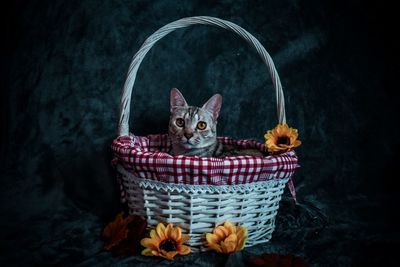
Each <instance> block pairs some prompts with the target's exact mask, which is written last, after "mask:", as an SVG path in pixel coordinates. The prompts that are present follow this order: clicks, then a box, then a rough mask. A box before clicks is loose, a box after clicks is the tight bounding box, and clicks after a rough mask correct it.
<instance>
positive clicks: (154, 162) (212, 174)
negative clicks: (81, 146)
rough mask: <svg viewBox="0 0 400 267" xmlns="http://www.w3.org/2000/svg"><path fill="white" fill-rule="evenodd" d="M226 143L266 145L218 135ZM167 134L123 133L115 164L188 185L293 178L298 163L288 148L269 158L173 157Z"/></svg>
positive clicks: (117, 143)
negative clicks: (142, 134)
mask: <svg viewBox="0 0 400 267" xmlns="http://www.w3.org/2000/svg"><path fill="white" fill-rule="evenodd" d="M218 139H219V141H220V142H221V143H223V144H230V145H233V144H236V145H238V146H240V147H242V148H257V149H260V150H264V148H265V146H264V144H261V143H259V142H257V141H254V140H234V139H232V138H229V137H219V138H218ZM170 147H171V145H170V142H169V139H168V135H167V134H162V135H148V136H133V135H130V136H120V137H118V138H116V139H115V140H114V141H113V143H112V146H111V148H112V150H113V152H114V155H115V158H114V160H113V162H114V164H122V166H123V167H124V168H125V169H126V170H127V171H128V172H130V173H132V174H133V175H135V176H136V177H140V178H145V179H151V180H155V181H160V182H164V183H174V184H188V185H237V184H247V183H253V182H261V181H267V180H270V179H280V178H290V177H291V176H292V175H293V173H294V171H295V169H296V168H297V167H299V165H298V164H297V156H296V153H295V152H294V151H293V150H292V151H288V152H286V153H282V154H279V155H271V156H267V157H255V156H235V157H224V158H212V157H210V158H201V157H197V156H171V155H169V154H168V153H167V151H169V150H170Z"/></svg>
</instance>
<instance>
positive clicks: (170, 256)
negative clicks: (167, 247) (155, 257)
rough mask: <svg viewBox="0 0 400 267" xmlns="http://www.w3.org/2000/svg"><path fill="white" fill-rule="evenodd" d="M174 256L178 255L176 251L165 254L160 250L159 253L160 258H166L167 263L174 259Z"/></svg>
mask: <svg viewBox="0 0 400 267" xmlns="http://www.w3.org/2000/svg"><path fill="white" fill-rule="evenodd" d="M176 254H178V251H170V252H166V251H164V250H162V251H161V253H160V256H161V257H163V258H166V259H167V260H169V261H172V260H173V259H174V257H175V256H176Z"/></svg>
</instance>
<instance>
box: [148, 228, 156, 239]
mask: <svg viewBox="0 0 400 267" xmlns="http://www.w3.org/2000/svg"><path fill="white" fill-rule="evenodd" d="M156 236H157V233H156V230H154V229H152V230H151V231H150V238H155V237H156Z"/></svg>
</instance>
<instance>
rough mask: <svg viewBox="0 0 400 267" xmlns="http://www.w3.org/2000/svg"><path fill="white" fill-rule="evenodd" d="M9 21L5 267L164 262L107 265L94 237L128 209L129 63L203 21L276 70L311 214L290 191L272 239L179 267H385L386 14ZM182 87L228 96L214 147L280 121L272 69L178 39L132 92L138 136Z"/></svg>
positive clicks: (245, 9)
mask: <svg viewBox="0 0 400 267" xmlns="http://www.w3.org/2000/svg"><path fill="white" fill-rule="evenodd" d="M1 15H2V27H3V29H4V31H3V33H2V41H1V75H2V76H1V85H2V90H1V99H0V101H1V105H0V109H1V136H0V137H1V140H2V142H1V147H0V149H1V170H0V175H1V178H0V187H1V195H0V198H1V205H0V208H1V211H0V212H1V213H0V214H1V215H0V216H1V220H0V225H1V228H0V233H1V235H0V240H1V242H0V246H1V247H0V254H1V257H0V265H2V266H10V265H19V266H22V265H25V266H28V265H37V266H47V265H49V266H50V265H56V266H69V265H78V264H81V266H96V265H102V264H103V265H104V266H110V265H112V264H117V263H121V264H126V265H127V266H139V265H140V264H142V265H143V266H147V265H148V264H156V263H159V264H160V265H168V263H166V262H162V263H160V262H159V261H158V260H153V259H148V258H143V257H140V256H133V257H128V258H124V257H122V258H112V257H111V256H110V255H109V254H107V253H104V252H101V246H102V243H101V241H100V239H99V235H100V231H101V229H102V227H104V225H105V224H106V223H107V222H108V221H109V220H111V219H112V218H113V216H114V215H115V214H116V213H117V212H118V211H119V210H120V209H121V206H120V204H119V200H118V188H117V185H116V181H115V178H114V175H113V170H112V168H111V166H110V160H111V154H110V148H109V146H110V144H111V141H112V139H113V138H115V137H116V136H117V121H118V111H119V107H118V106H119V98H120V94H121V89H122V86H123V83H124V79H125V75H126V72H127V69H128V66H129V63H130V60H131V58H132V56H133V55H134V53H135V52H136V51H137V50H138V49H139V47H140V45H141V44H142V43H143V41H144V40H145V39H146V37H147V36H149V35H150V34H152V33H153V32H154V31H155V30H157V29H158V28H160V27H162V26H163V25H165V24H167V23H169V22H171V21H174V20H177V19H179V18H182V17H187V16H194V15H208V16H215V17H219V18H222V19H226V20H229V21H232V22H234V23H236V24H238V25H240V26H242V27H243V28H245V29H246V30H248V31H249V32H250V33H252V34H253V35H254V36H255V37H256V38H258V40H259V41H260V42H261V43H262V44H263V45H264V46H265V48H266V49H267V51H269V52H270V54H271V56H272V58H273V59H274V61H275V64H276V67H277V70H278V72H279V74H280V77H281V80H282V84H283V88H284V92H285V98H286V107H287V109H286V112H287V118H288V123H289V125H291V126H293V127H296V128H298V129H299V133H300V139H301V140H302V141H303V145H302V146H301V147H300V148H299V149H297V152H298V155H299V158H300V164H301V166H302V167H301V168H300V169H298V171H297V173H296V175H295V183H296V186H297V194H298V198H299V201H300V203H301V205H300V206H295V205H294V204H293V202H292V200H291V199H290V197H289V193H288V192H285V197H284V200H283V201H282V203H281V209H280V211H279V216H278V220H277V229H276V232H275V234H274V237H273V239H272V241H271V242H270V243H268V244H265V245H261V246H256V247H254V248H249V249H246V250H245V251H244V252H242V253H241V254H239V256H237V255H236V256H235V257H237V259H232V257H230V258H225V257H222V256H216V255H215V254H213V253H205V254H201V255H200V256H198V255H190V256H188V257H184V258H180V259H177V260H176V261H175V262H174V264H172V265H174V266H183V265H189V264H190V265H192V266H214V265H215V266H217V265H223V264H226V265H227V266H234V265H235V266H236V265H237V266H241V265H244V262H245V260H246V259H248V258H249V257H251V256H253V255H256V254H259V253H262V252H278V253H283V254H291V253H293V254H296V255H299V256H301V257H303V258H304V259H306V260H307V261H309V262H310V263H312V264H313V265H315V266H360V265H364V266H366V265H367V263H371V264H372V263H373V264H377V265H381V264H382V263H383V262H382V260H388V257H389V255H390V253H391V252H392V251H394V246H395V245H398V244H399V231H398V229H396V228H395V227H394V226H395V225H396V224H395V223H396V222H395V221H394V218H393V217H394V216H393V214H394V212H393V211H392V210H391V208H393V207H395V198H394V197H395V194H396V193H397V191H398V190H397V189H396V187H395V183H394V180H395V179H396V178H397V177H398V175H397V176H396V175H393V174H392V173H393V172H394V171H395V170H396V168H397V166H396V162H397V161H396V158H395V156H394V155H395V151H396V150H397V151H398V149H399V144H400V142H399V135H398V134H397V132H396V126H393V123H396V124H397V120H398V119H397V118H398V115H397V112H396V108H395V107H396V103H397V100H396V99H395V98H394V97H393V92H394V91H393V90H391V89H390V88H392V86H391V85H390V84H389V83H387V79H385V77H384V74H385V73H389V74H392V72H393V69H394V68H393V67H392V66H391V65H389V64H388V63H387V61H386V57H387V55H388V54H389V50H388V46H387V40H386V36H384V34H383V28H384V26H382V23H383V22H382V20H381V17H380V16H379V15H382V10H380V7H378V6H377V5H372V4H369V3H365V2H364V1H317V0H308V1H298V0H284V1H241V0H240V1H239V0H237V1H233V0H225V1H218V3H217V1H204V0H203V1H167V0H161V1H144V0H143V1H123V0H115V1H94V0H80V1H78V0H71V1H34V0H30V1H13V3H12V4H10V6H8V7H6V8H4V9H2V11H1ZM172 87H177V88H179V89H180V90H181V91H182V92H183V93H184V95H185V96H186V99H187V100H188V101H189V102H190V103H192V104H197V105H200V104H201V103H203V102H204V101H205V100H206V99H208V98H209V97H210V96H211V95H212V94H213V93H216V92H219V93H221V94H222V95H223V107H222V113H221V119H220V123H219V133H220V135H227V136H232V137H235V138H256V139H259V140H260V141H262V139H263V134H264V133H265V131H266V130H267V129H270V128H272V127H274V126H275V124H276V122H277V120H276V113H275V101H274V94H273V90H272V86H271V79H270V77H269V75H268V72H267V69H266V67H265V66H264V65H263V64H262V62H261V60H260V59H259V57H258V56H257V55H256V53H255V52H254V51H253V50H252V49H251V48H250V47H249V46H248V45H247V43H245V42H244V41H243V40H241V39H240V38H238V37H237V36H236V35H234V34H232V33H231V32H227V31H225V30H223V29H219V28H214V27H210V26H193V27H191V28H186V29H181V30H178V31H175V32H173V33H171V34H170V35H168V36H167V37H165V38H163V39H162V40H161V41H159V42H158V43H157V44H156V45H155V46H154V47H153V49H152V50H151V51H150V52H149V53H148V55H147V56H146V58H145V60H144V61H143V63H142V65H141V67H140V69H139V72H138V76H137V82H136V84H135V86H134V92H133V100H132V101H133V103H132V107H131V114H132V116H131V123H130V127H131V131H132V132H134V133H135V134H151V133H163V132H166V128H167V123H168V116H169V114H168V113H169V90H170V89H171V88H172ZM397 223H398V221H397ZM368 256H371V258H368ZM124 266H125V265H124Z"/></svg>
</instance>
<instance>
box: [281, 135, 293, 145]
mask: <svg viewBox="0 0 400 267" xmlns="http://www.w3.org/2000/svg"><path fill="white" fill-rule="evenodd" d="M278 145H290V138H289V137H287V136H280V137H278Z"/></svg>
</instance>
